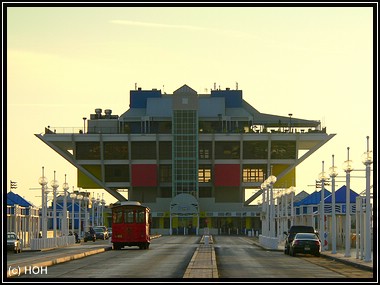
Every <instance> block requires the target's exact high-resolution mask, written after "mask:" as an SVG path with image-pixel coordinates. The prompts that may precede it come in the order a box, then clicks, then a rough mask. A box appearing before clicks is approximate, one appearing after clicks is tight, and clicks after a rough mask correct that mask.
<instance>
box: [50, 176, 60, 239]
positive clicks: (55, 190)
mask: <svg viewBox="0 0 380 285" xmlns="http://www.w3.org/2000/svg"><path fill="white" fill-rule="evenodd" d="M50 185H51V187H53V233H54V238H56V237H57V188H58V187H59V184H58V181H57V180H56V179H55V170H54V180H52V181H51V183H50Z"/></svg>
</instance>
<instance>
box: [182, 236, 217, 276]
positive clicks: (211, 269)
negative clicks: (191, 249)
mask: <svg viewBox="0 0 380 285" xmlns="http://www.w3.org/2000/svg"><path fill="white" fill-rule="evenodd" d="M183 278H218V268H217V266H216V257H215V250H214V245H213V239H212V236H211V235H209V236H206V240H205V236H202V238H201V241H200V245H199V247H198V248H197V249H196V251H195V253H194V255H193V257H192V259H191V261H190V263H189V265H188V267H187V269H186V272H185V274H184V275H183Z"/></svg>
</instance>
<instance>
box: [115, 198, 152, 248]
mask: <svg viewBox="0 0 380 285" xmlns="http://www.w3.org/2000/svg"><path fill="white" fill-rule="evenodd" d="M111 208H112V238H111V242H112V244H113V249H116V250H119V249H122V248H123V247H124V246H138V247H139V248H140V249H148V248H149V245H150V209H149V208H148V207H146V206H143V205H141V204H140V202H137V201H123V202H116V203H115V204H113V205H112V207H111Z"/></svg>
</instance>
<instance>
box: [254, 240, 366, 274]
mask: <svg viewBox="0 0 380 285" xmlns="http://www.w3.org/2000/svg"><path fill="white" fill-rule="evenodd" d="M249 239H251V240H252V242H253V243H254V244H255V245H257V246H260V247H262V248H265V247H264V246H262V245H261V244H260V243H259V238H258V237H249ZM266 249H267V250H276V251H284V250H285V246H284V242H280V243H279V245H278V247H277V248H276V249H269V248H266ZM350 253H351V256H350V257H346V256H345V250H344V249H339V248H338V249H337V253H331V251H326V250H325V251H322V252H321V256H322V257H326V258H330V259H333V260H336V261H339V262H342V263H345V264H349V265H352V266H356V267H359V268H362V269H364V270H369V271H372V272H373V252H371V261H369V262H367V261H364V260H363V259H360V258H356V249H355V248H351V251H350Z"/></svg>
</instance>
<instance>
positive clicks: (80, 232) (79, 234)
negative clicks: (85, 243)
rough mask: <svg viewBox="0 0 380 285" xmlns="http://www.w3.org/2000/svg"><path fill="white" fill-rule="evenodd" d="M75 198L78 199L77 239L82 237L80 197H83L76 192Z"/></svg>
mask: <svg viewBox="0 0 380 285" xmlns="http://www.w3.org/2000/svg"><path fill="white" fill-rule="evenodd" d="M77 199H78V202H79V226H78V227H79V228H78V236H79V239H80V238H81V237H82V213H81V208H82V199H83V195H81V194H78V195H77Z"/></svg>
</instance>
